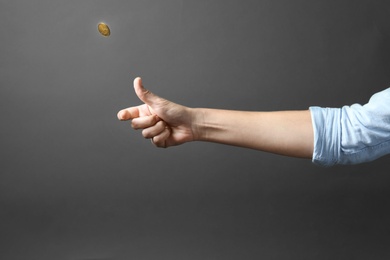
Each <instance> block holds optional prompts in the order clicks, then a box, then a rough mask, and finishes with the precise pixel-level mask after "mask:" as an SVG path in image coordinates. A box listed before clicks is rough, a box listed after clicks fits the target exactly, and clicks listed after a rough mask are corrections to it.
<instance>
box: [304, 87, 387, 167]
mask: <svg viewBox="0 0 390 260" xmlns="http://www.w3.org/2000/svg"><path fill="white" fill-rule="evenodd" d="M309 109H310V112H311V117H312V123H313V130H314V151H313V159H312V160H313V163H315V164H318V165H322V166H332V165H335V164H358V163H363V162H369V161H372V160H375V159H377V158H379V157H381V156H384V155H386V154H389V153H390V88H388V89H385V90H383V91H381V92H378V93H376V94H374V95H373V96H372V97H371V98H370V100H369V102H368V103H367V104H365V105H363V106H362V105H359V104H353V105H351V106H344V107H342V108H321V107H310V108H309Z"/></svg>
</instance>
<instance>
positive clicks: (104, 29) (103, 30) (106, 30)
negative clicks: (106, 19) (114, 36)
mask: <svg viewBox="0 0 390 260" xmlns="http://www.w3.org/2000/svg"><path fill="white" fill-rule="evenodd" d="M98 31H99V32H100V34H101V35H103V36H104V37H108V36H110V34H111V32H110V27H108V25H107V24H105V23H99V24H98Z"/></svg>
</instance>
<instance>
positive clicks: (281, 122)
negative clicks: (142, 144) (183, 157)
mask: <svg viewBox="0 0 390 260" xmlns="http://www.w3.org/2000/svg"><path fill="white" fill-rule="evenodd" d="M134 90H135V93H136V94H137V96H138V97H139V99H140V100H141V101H142V102H143V103H144V104H142V105H139V106H133V107H129V108H126V109H122V110H121V111H119V112H118V119H119V120H121V121H128V120H131V126H132V127H133V128H134V129H136V130H138V129H142V135H143V137H145V138H147V139H151V141H152V143H153V144H154V145H155V146H157V147H163V148H167V147H170V146H175V145H180V144H183V143H186V142H191V141H206V142H216V143H221V144H227V145H234V146H240V147H245V148H250V149H256V150H260V151H265V152H270V153H275V154H280V155H286V156H292V157H301V158H308V159H310V158H311V157H312V154H313V146H314V144H313V142H314V137H313V126H312V121H311V115H310V111H309V110H300V111H276V112H248V111H234V110H221V109H208V108H189V107H186V106H182V105H179V104H176V103H173V102H171V101H169V100H166V99H164V98H161V97H159V96H157V95H155V94H153V93H152V92H150V91H149V90H147V89H145V88H144V87H143V85H142V81H141V78H136V79H135V80H134Z"/></svg>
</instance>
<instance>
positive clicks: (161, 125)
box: [142, 121, 167, 139]
mask: <svg viewBox="0 0 390 260" xmlns="http://www.w3.org/2000/svg"><path fill="white" fill-rule="evenodd" d="M166 126H167V125H166V124H165V122H164V121H158V122H157V123H156V124H155V125H153V126H151V127H148V128H145V129H144V130H142V135H143V137H145V138H148V139H149V138H152V137H154V136H156V135H159V134H160V133H162V132H163V131H164V130H165V128H166Z"/></svg>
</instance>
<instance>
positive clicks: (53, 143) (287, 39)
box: [0, 0, 390, 259]
mask: <svg viewBox="0 0 390 260" xmlns="http://www.w3.org/2000/svg"><path fill="white" fill-rule="evenodd" d="M389 17H390V3H389V2H388V1H378V0H376V1H368V0H359V1H356V0H354V1H352V0H339V1H329V0H297V1H290V0H278V1H274V0H272V1H271V0H262V1H239V0H234V1H233V0H228V1H222V0H220V1H205V0H201V1H199V0H197V1H181V0H165V1H158V0H132V1H49V0H47V1H28V0H26V1H0V37H1V38H0V39H1V40H0V119H1V127H0V156H1V157H0V160H1V168H0V170H1V172H0V258H1V259H387V258H388V257H390V250H389V249H388V245H389V242H390V238H389V234H390V233H389V232H390V223H389V218H390V209H389V206H390V203H389V196H390V189H389V182H390V175H389V168H388V162H389V161H388V160H389V157H383V158H381V159H379V160H377V161H375V162H372V163H367V164H362V165H358V166H348V167H346V166H337V167H333V168H321V167H318V166H315V165H312V164H311V162H310V161H309V160H302V159H292V158H287V157H283V156H278V155H272V154H266V153H263V152H259V151H253V150H246V149H242V148H236V147H229V146H225V145H219V144H212V143H189V144H185V145H183V146H179V147H174V148H169V149H157V148H155V147H153V146H152V145H151V144H150V142H149V141H148V140H145V139H143V138H142V136H141V133H140V132H137V131H133V130H132V129H131V128H130V126H129V124H128V123H123V122H119V121H117V119H116V113H117V111H118V110H120V109H122V108H124V107H128V106H133V105H138V104H140V101H139V100H138V99H137V97H136V95H135V94H134V93H133V89H132V81H133V79H134V77H136V76H142V77H143V80H144V84H145V86H146V87H148V88H150V89H151V90H152V91H153V92H155V93H157V94H159V95H161V96H163V97H165V98H168V99H171V100H173V101H175V102H177V103H181V104H184V105H188V106H192V107H214V108H226V109H237V110H266V111H268V110H284V109H307V108H308V107H309V106H311V105H318V106H329V107H339V106H342V105H346V104H348V105H349V104H352V103H355V102H358V103H365V102H367V100H368V98H369V97H370V96H371V95H372V94H373V93H374V92H376V91H379V90H382V89H384V88H387V87H388V86H389V85H388V84H389V82H390V73H389V72H390V71H389V70H390V51H389V45H390V20H389ZM100 21H104V22H106V23H108V24H109V26H110V27H111V32H112V34H111V36H110V37H109V38H104V37H102V36H101V35H99V34H98V32H97V28H96V27H97V23H98V22H100Z"/></svg>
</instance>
